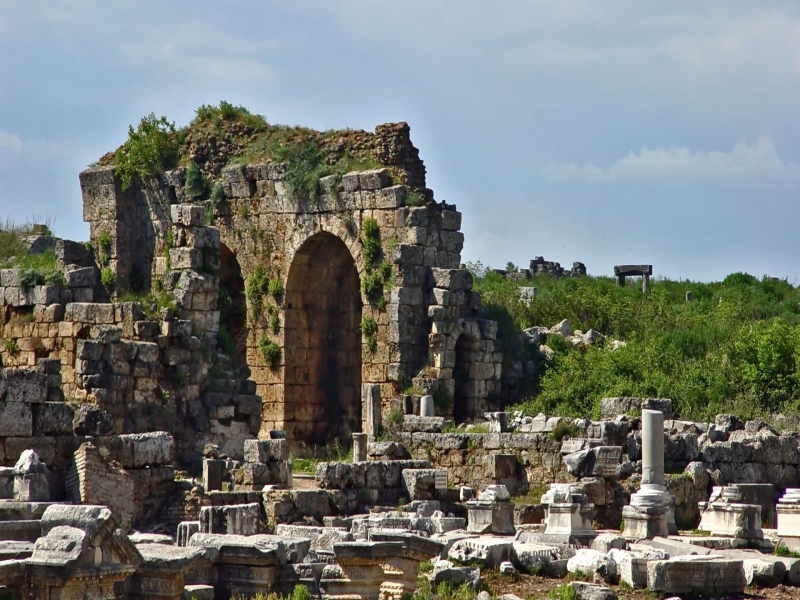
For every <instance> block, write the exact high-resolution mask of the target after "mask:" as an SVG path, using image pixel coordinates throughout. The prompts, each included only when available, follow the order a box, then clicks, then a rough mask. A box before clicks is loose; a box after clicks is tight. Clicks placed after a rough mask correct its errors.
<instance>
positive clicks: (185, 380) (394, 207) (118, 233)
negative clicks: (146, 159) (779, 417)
mask: <svg viewBox="0 0 800 600" xmlns="http://www.w3.org/2000/svg"><path fill="white" fill-rule="evenodd" d="M363 136H364V138H365V139H366V140H368V143H369V144H371V148H372V150H373V151H374V152H375V154H376V156H377V157H378V158H379V160H380V161H381V162H382V164H384V165H385V168H380V169H374V170H370V171H364V172H354V173H348V174H346V175H344V176H342V177H341V178H338V177H335V176H332V177H328V178H322V179H321V180H320V182H319V190H318V194H316V195H313V194H312V195H309V194H307V193H304V192H303V193H295V192H293V191H292V190H291V189H290V186H289V185H288V184H287V180H286V171H285V166H284V165H281V164H273V163H268V164H249V165H237V166H230V167H226V168H225V169H224V170H223V171H222V176H221V181H222V187H223V190H224V199H223V201H222V202H220V203H218V204H216V205H214V206H209V205H205V204H197V203H193V202H192V201H190V200H189V199H188V197H187V195H186V191H185V185H184V184H185V181H184V178H185V172H184V170H183V169H176V170H173V171H169V172H167V173H165V174H164V175H163V176H159V177H153V178H148V179H145V180H134V184H133V185H132V186H131V187H130V188H129V189H127V190H123V189H122V186H121V183H120V181H119V180H118V178H117V177H116V175H115V173H114V169H113V168H112V167H97V168H92V169H89V170H87V171H85V172H83V173H81V176H80V182H81V189H82V192H83V197H84V218H85V219H86V220H87V221H88V222H89V223H90V226H91V244H82V243H77V242H72V241H69V240H60V239H56V238H53V237H52V236H51V235H49V232H47V231H46V230H40V231H38V234H37V235H35V236H33V237H32V238H31V239H30V240H28V243H29V244H30V248H31V250H30V251H31V252H38V251H42V249H48V248H49V249H52V250H53V251H54V253H55V256H56V258H57V260H58V264H59V266H60V268H61V269H62V271H63V273H64V281H63V285H52V284H48V285H33V286H30V285H26V279H25V277H24V276H23V275H24V274H23V273H22V272H21V271H20V270H19V269H6V270H2V271H0V284H1V285H2V287H1V288H0V317H2V318H0V337H2V339H3V342H4V343H3V345H2V346H0V356H2V365H1V366H0V461H2V465H3V466H0V595H2V594H3V593H5V594H6V595H7V596H8V597H12V598H22V597H34V598H40V597H41V598H51V599H54V600H55V599H59V598H63V599H65V600H66V599H68V598H84V599H87V600H106V599H109V600H110V599H112V598H113V599H120V600H121V599H136V598H165V599H172V600H177V599H182V598H187V599H191V598H195V599H205V598H209V599H214V598H218V599H228V598H231V597H234V596H237V595H245V596H254V595H256V594H259V593H263V594H267V593H270V592H275V593H279V594H288V593H291V592H292V590H293V589H294V588H295V586H298V585H301V586H305V587H306V588H307V589H308V590H309V592H310V593H311V595H312V597H313V598H324V599H326V600H327V599H336V598H341V599H343V600H344V599H345V598H346V599H347V600H352V599H354V598H361V599H364V600H378V599H381V600H395V599H397V600H399V598H401V597H403V596H406V595H408V594H410V593H412V592H413V591H414V589H415V586H416V585H417V580H418V577H426V578H428V579H429V580H430V582H431V585H433V586H434V587H435V586H437V585H439V584H441V583H443V582H449V583H450V584H451V585H454V586H459V585H467V586H469V587H470V588H471V589H473V590H478V589H480V587H481V580H482V576H481V573H482V572H484V573H485V572H486V570H494V569H497V570H499V571H500V572H501V573H503V574H505V575H507V576H509V577H512V578H513V577H517V575H518V574H519V573H538V574H542V575H545V576H548V577H551V578H554V579H558V578H562V577H564V576H565V575H566V574H567V573H573V574H575V575H576V576H577V577H584V578H589V579H592V580H593V583H588V582H581V581H573V582H571V583H570V584H569V585H570V586H572V587H573V588H574V589H575V593H576V594H577V595H578V597H580V598H599V597H603V598H613V597H615V595H614V592H613V591H612V590H611V589H610V588H609V587H608V586H613V585H616V584H617V583H619V582H625V583H626V584H627V585H629V586H631V587H633V588H644V587H647V588H650V589H652V590H655V591H660V592H664V593H693V592H702V593H710V594H723V593H739V592H741V591H742V589H743V588H744V586H745V585H757V586H763V587H772V586H776V585H779V584H785V585H793V586H798V585H800V559H795V558H793V557H792V556H791V553H787V552H782V553H781V556H777V555H776V554H774V553H773V552H775V550H776V549H777V548H778V547H779V546H780V547H786V548H788V549H789V550H795V549H797V550H800V520H798V518H797V515H798V514H800V509H798V506H800V476H799V475H798V465H800V452H799V451H798V433H796V432H793V431H784V432H780V433H779V432H777V431H776V430H774V429H773V428H772V427H770V426H769V425H768V424H766V423H763V422H759V421H748V422H747V423H743V422H741V421H739V420H738V419H737V418H736V417H734V416H733V415H718V416H717V418H716V420H715V422H713V423H699V422H690V421H684V420H680V419H676V418H674V416H673V414H672V402H671V400H669V399H664V398H628V397H625V398H606V399H602V401H601V415H602V418H601V420H597V421H594V420H590V419H588V418H578V419H567V418H563V417H559V416H554V415H550V416H548V415H538V416H533V415H522V414H521V413H517V414H509V413H506V412H502V411H500V410H499V409H500V401H499V399H500V398H501V392H502V391H503V386H504V385H506V384H507V382H508V380H507V379H505V378H503V377H504V376H505V374H504V372H503V369H502V367H501V365H502V358H503V356H502V352H501V350H502V349H501V347H500V344H499V341H498V340H497V324H496V323H495V322H493V321H491V320H487V319H485V318H484V317H483V314H482V309H481V304H480V298H479V297H478V295H477V294H476V293H475V292H474V291H473V290H472V279H471V276H470V275H469V273H468V272H467V271H464V270H461V269H460V268H459V265H460V262H461V256H460V253H461V247H462V244H463V235H462V234H461V233H460V232H459V229H460V221H461V215H460V213H458V211H457V210H456V208H455V207H454V206H452V205H447V204H446V203H438V204H437V203H435V202H434V201H433V193H432V192H431V191H430V190H427V189H426V188H425V178H424V175H425V171H424V166H423V165H422V161H421V160H419V156H418V152H417V151H416V149H415V148H414V147H413V145H411V142H410V139H409V134H408V127H407V125H405V124H395V125H382V126H379V127H378V128H376V131H375V134H366V133H363ZM420 199H421V200H420ZM375 244H377V245H378V247H379V249H378V248H376V245H375ZM367 246H370V247H371V248H372V250H370V251H369V252H366V251H365V248H366V247H367ZM365 253H366V254H367V255H368V256H370V257H371V259H372V262H371V263H369V264H368V263H367V262H366V259H365ZM537 260H538V259H537ZM540 262H541V268H542V269H546V268H549V267H546V265H547V263H546V262H545V261H540ZM538 264H539V263H537V265H538ZM379 265H380V266H379ZM556 265H557V264H556ZM576 265H577V263H576ZM538 268H539V266H537V267H535V268H534V267H533V266H532V270H535V269H538ZM553 268H554V269H555V266H554V267H553ZM559 268H560V267H559ZM382 270H385V271H386V272H385V273H382V274H381V276H380V279H378V280H376V279H375V277H376V273H381V271H382ZM574 270H575V269H573V271H574ZM580 270H581V269H580V268H578V272H579V271H580ZM584 271H585V269H584ZM628 271H630V269H628V270H625V273H618V275H620V276H626V275H628V274H629V272H628ZM108 272H111V273H113V274H114V283H113V284H112V285H103V282H102V281H101V279H105V280H106V284H107V283H108V277H107V276H106V277H103V278H101V273H104V274H105V273H108ZM648 275H649V274H648ZM365 281H368V282H370V285H369V286H365ZM221 290H224V291H225V292H226V294H221V293H220V291H221ZM127 292H138V293H140V294H143V293H151V294H152V297H156V298H159V299H160V300H164V299H165V298H166V299H167V300H171V301H164V302H161V301H159V302H158V303H153V302H151V300H139V301H134V300H128V297H127V296H126V297H124V301H123V295H124V294H125V293H127ZM154 304H155V305H154ZM367 323H372V324H374V325H371V326H366V325H365V324H367ZM221 325H224V326H225V331H227V332H228V333H229V334H230V337H231V339H232V341H233V349H232V351H229V352H228V353H227V354H226V353H223V352H221V351H220V346H218V343H217V342H218V339H217V336H218V334H219V332H220V327H221ZM547 335H560V336H563V337H564V338H565V339H568V340H570V341H571V343H573V344H576V345H592V344H599V343H603V341H604V340H603V339H602V336H599V334H597V332H591V331H590V332H587V333H585V334H584V333H582V332H573V331H572V329H571V327H569V323H567V322H562V323H559V324H557V325H556V326H554V327H552V328H550V329H544V328H531V329H529V330H526V331H525V332H523V337H524V338H525V339H524V341H525V342H526V343H530V344H533V345H534V346H535V347H536V349H537V352H539V353H541V354H545V353H546V346H545V344H544V340H545V337H546V336H547ZM613 342H615V341H614V340H612V341H610V342H608V344H612V343H613ZM620 343H621V342H620ZM612 349H613V348H612ZM511 370H512V371H516V370H518V369H517V367H516V365H512V369H511ZM351 439H352V441H353V459H352V461H347V462H331V461H328V462H320V463H319V464H318V465H317V467H316V471H315V472H314V473H313V474H307V473H300V472H297V471H296V469H295V466H296V464H299V461H300V460H307V459H308V456H309V455H311V454H313V452H314V450H315V448H322V447H325V446H326V445H328V446H330V445H331V444H333V443H334V442H336V441H338V442H341V441H342V440H345V441H349V440H351ZM345 445H346V444H345ZM679 530H680V533H679ZM428 563H430V565H428ZM423 564H424V565H425V567H424V568H423ZM510 600H514V599H513V598H512V599H510Z"/></svg>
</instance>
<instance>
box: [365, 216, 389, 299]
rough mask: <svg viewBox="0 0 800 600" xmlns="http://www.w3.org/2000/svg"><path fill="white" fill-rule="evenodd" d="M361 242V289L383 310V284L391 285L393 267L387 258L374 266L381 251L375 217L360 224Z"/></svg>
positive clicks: (378, 229)
mask: <svg viewBox="0 0 800 600" xmlns="http://www.w3.org/2000/svg"><path fill="white" fill-rule="evenodd" d="M361 244H362V251H361V252H362V255H363V257H364V274H363V275H362V277H361V291H362V292H363V294H364V296H366V297H367V299H368V300H369V301H370V302H374V303H375V304H376V305H377V307H378V308H379V309H381V310H383V309H384V308H386V299H385V298H384V296H383V291H384V286H385V285H388V286H389V287H391V285H389V284H390V283H391V282H393V280H394V268H393V267H392V264H391V263H390V262H389V261H388V260H383V261H382V262H381V263H380V265H379V266H378V267H377V268H376V267H375V262H376V261H377V260H378V258H380V255H381V252H382V248H381V240H380V227H379V226H378V222H377V221H376V220H375V219H372V218H370V219H364V224H363V225H362V226H361Z"/></svg>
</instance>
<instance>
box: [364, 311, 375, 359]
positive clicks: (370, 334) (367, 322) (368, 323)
mask: <svg viewBox="0 0 800 600" xmlns="http://www.w3.org/2000/svg"><path fill="white" fill-rule="evenodd" d="M361 334H362V335H363V336H364V338H365V339H366V341H367V348H369V351H370V352H373V353H374V352H375V351H376V350H377V349H378V336H377V334H378V323H377V322H376V321H375V318H374V317H372V316H371V315H367V316H366V317H364V318H363V319H362V320H361Z"/></svg>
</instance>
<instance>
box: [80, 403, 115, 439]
mask: <svg viewBox="0 0 800 600" xmlns="http://www.w3.org/2000/svg"><path fill="white" fill-rule="evenodd" d="M72 430H73V432H74V433H75V435H79V436H84V435H85V436H97V435H111V434H113V433H114V428H113V426H112V425H111V418H110V417H109V416H108V413H106V412H105V411H104V410H102V409H100V408H99V407H97V406H94V405H90V404H82V405H81V406H80V407H78V410H76V411H75V417H74V418H73V420H72Z"/></svg>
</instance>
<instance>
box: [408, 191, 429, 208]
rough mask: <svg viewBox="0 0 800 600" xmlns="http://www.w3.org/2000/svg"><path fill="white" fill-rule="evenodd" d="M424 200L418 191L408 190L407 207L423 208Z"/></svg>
mask: <svg viewBox="0 0 800 600" xmlns="http://www.w3.org/2000/svg"><path fill="white" fill-rule="evenodd" d="M424 200H425V199H424V198H423V197H422V194H420V193H419V192H418V191H416V190H406V206H422V203H423V202H424Z"/></svg>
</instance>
